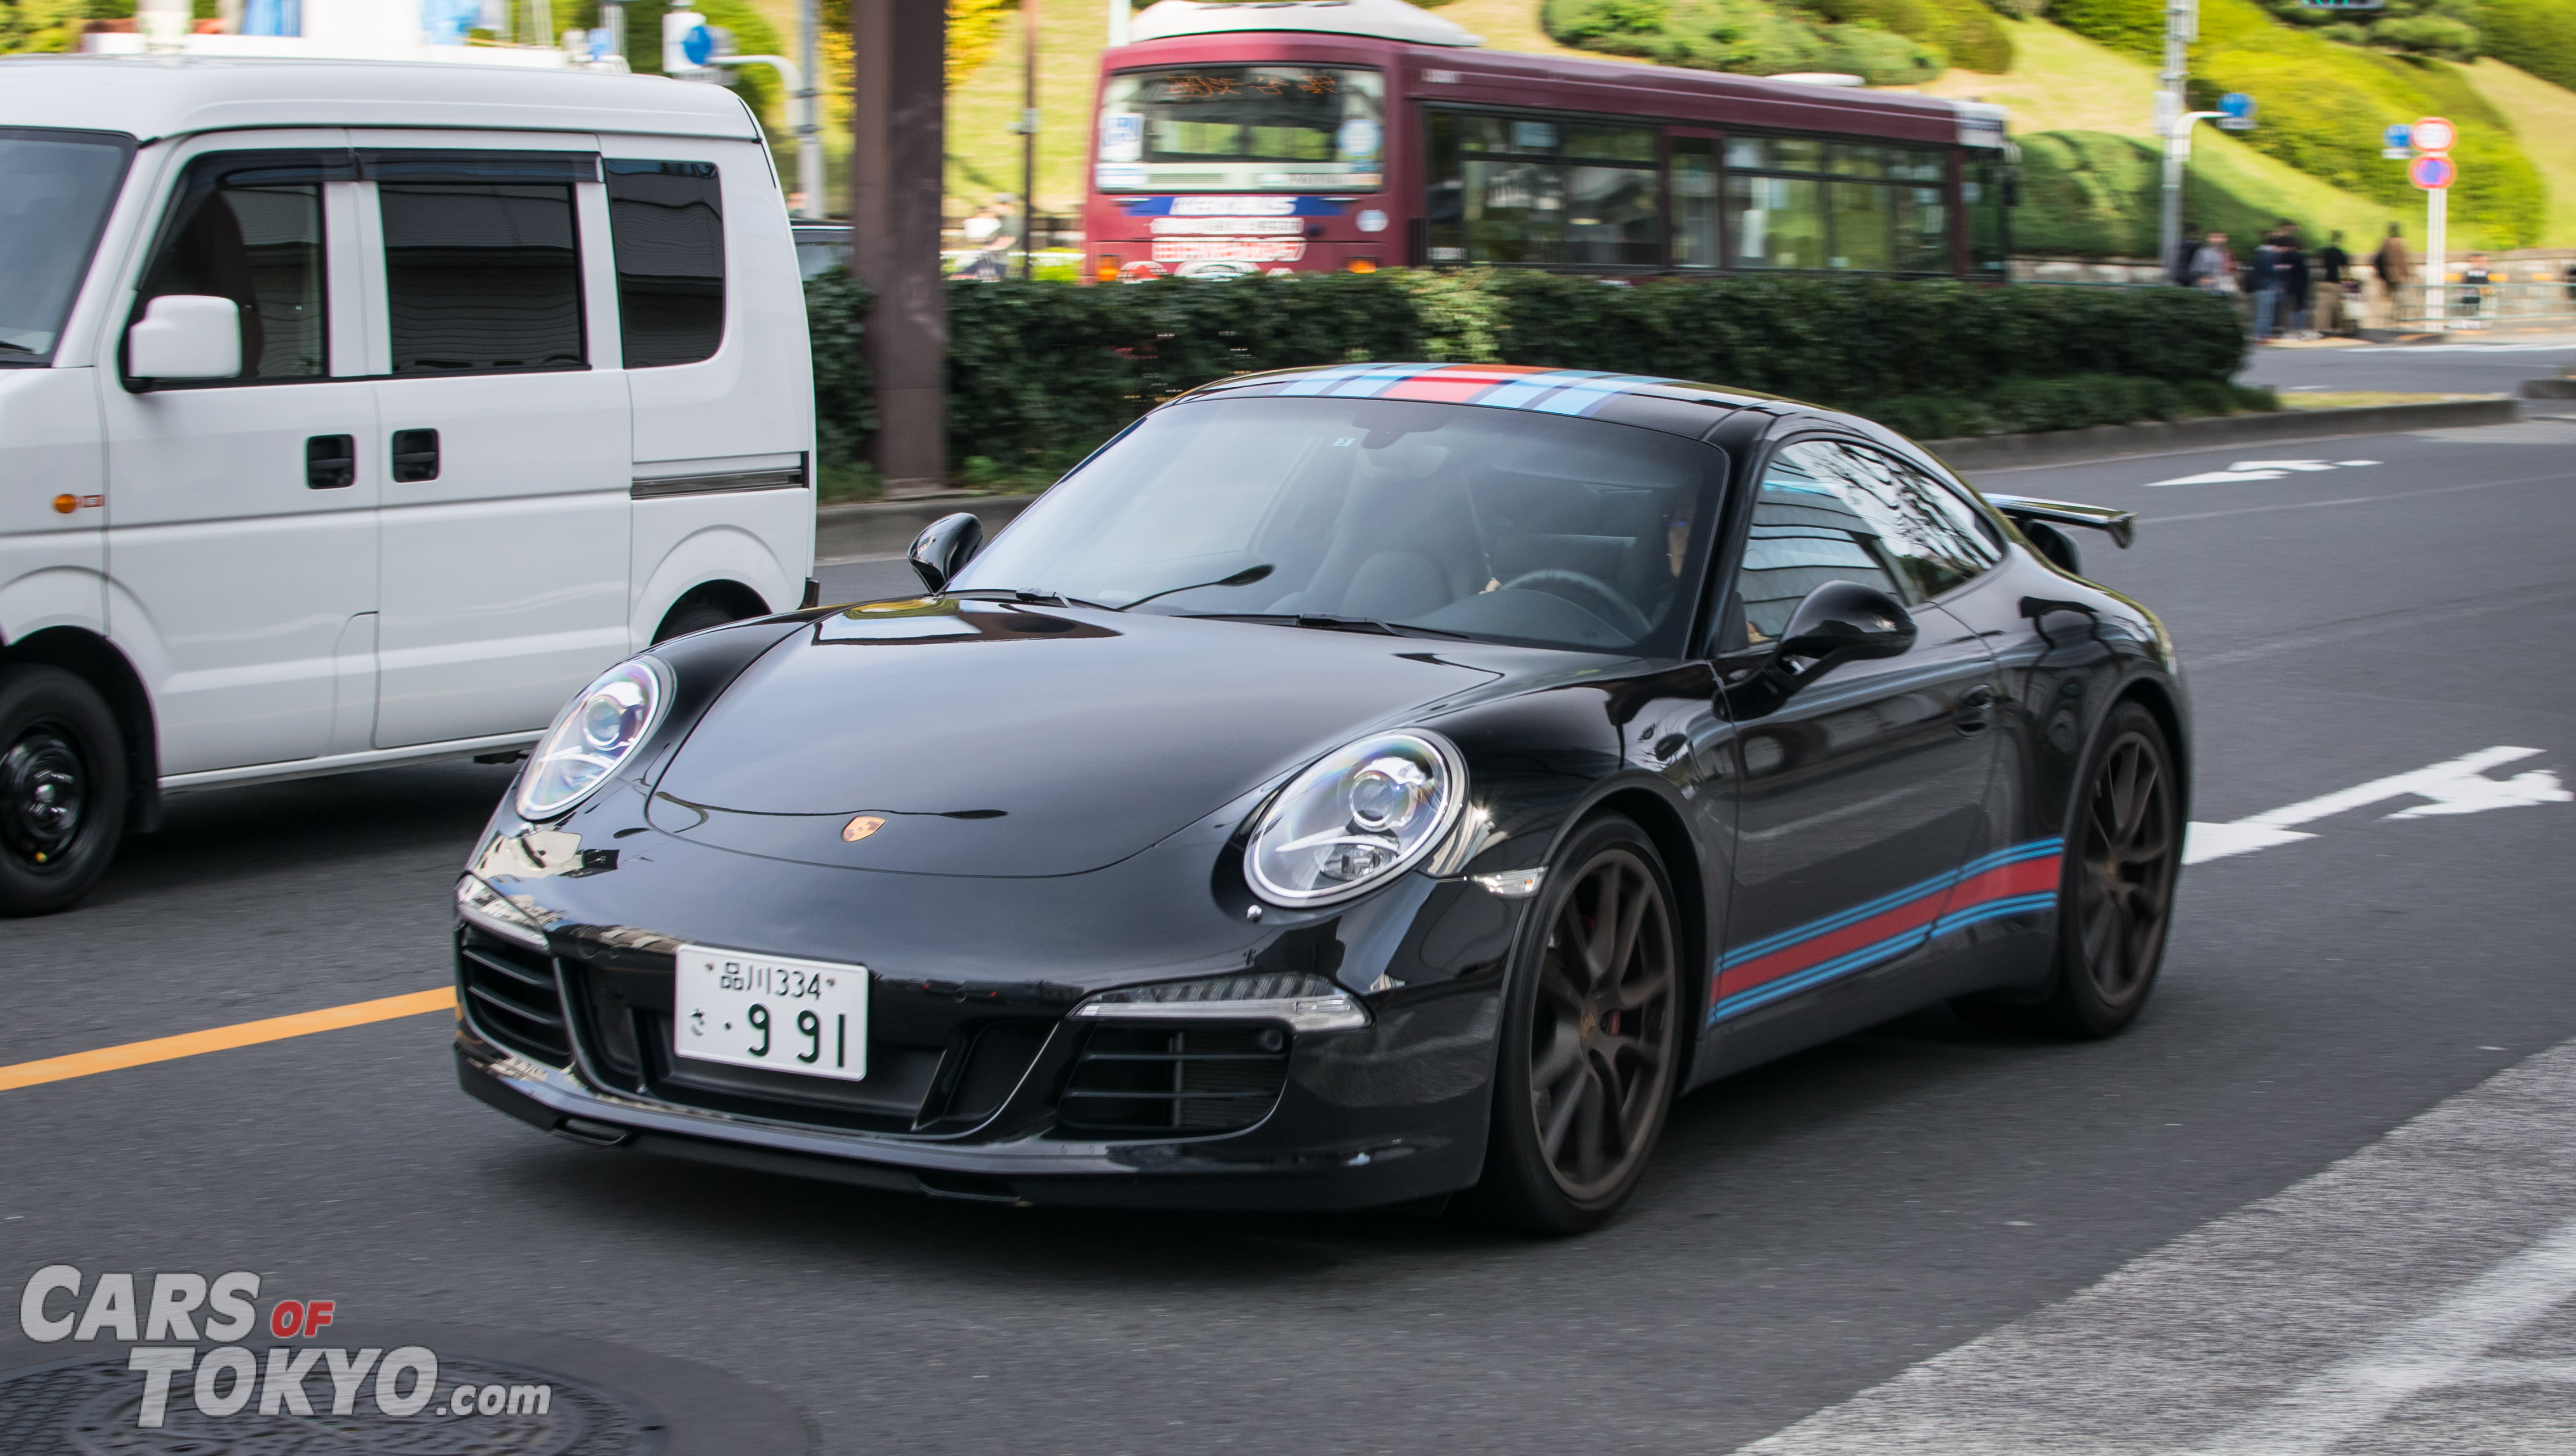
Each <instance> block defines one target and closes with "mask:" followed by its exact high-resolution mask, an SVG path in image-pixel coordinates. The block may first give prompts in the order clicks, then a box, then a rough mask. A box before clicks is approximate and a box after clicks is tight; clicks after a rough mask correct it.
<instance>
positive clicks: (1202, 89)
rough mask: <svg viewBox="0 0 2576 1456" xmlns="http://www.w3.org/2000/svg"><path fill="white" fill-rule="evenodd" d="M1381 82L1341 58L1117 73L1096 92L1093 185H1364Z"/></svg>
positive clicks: (1376, 151) (1381, 118) (1381, 155)
mask: <svg viewBox="0 0 2576 1456" xmlns="http://www.w3.org/2000/svg"><path fill="white" fill-rule="evenodd" d="M1384 99H1385V85H1384V83H1383V81H1382V80H1381V78H1380V77H1379V75H1378V73H1377V72H1375V71H1370V70H1359V69H1354V68H1350V67H1342V66H1187V67H1179V68H1175V69H1171V70H1155V71H1124V72H1120V73H1119V74H1117V75H1114V76H1111V77H1110V78H1109V82H1108V84H1107V85H1106V86H1104V87H1102V88H1101V94H1100V163H1099V170H1098V176H1097V178H1096V179H1095V180H1096V181H1097V184H1098V186H1099V188H1100V190H1101V191H1103V192H1262V191H1273V192H1288V191H1315V190H1319V189H1330V190H1349V191H1375V190H1376V189H1377V188H1379V187H1381V186H1383V185H1384V184H1385V166H1386V163H1385V158H1386V145H1385V104H1384Z"/></svg>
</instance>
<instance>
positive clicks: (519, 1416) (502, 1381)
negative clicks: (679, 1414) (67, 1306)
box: [0, 1357, 663, 1456]
mask: <svg viewBox="0 0 2576 1456" xmlns="http://www.w3.org/2000/svg"><path fill="white" fill-rule="evenodd" d="M263 1358H264V1357H263ZM143 1379H144V1377H143V1376H142V1375H141V1374H140V1373H138V1372H136V1371H132V1370H129V1369H127V1368H126V1365H125V1362H124V1361H123V1360H67V1361H64V1362H63V1363H61V1364H58V1365H40V1366H37V1367H35V1368H33V1369H29V1370H15V1371H11V1372H8V1373H7V1374H0V1452H7V1453H8V1456H326V1453H327V1456H655V1453H658V1452H659V1451H660V1450H661V1449H662V1434H663V1427H662V1423H661V1421H660V1420H659V1419H658V1418H657V1417H655V1416H654V1415H652V1414H651V1413H650V1412H647V1411H644V1410H640V1409H638V1408H637V1407H636V1406H634V1405H633V1404H631V1403H629V1402H627V1401H625V1400H622V1399H620V1398H618V1397H616V1396H612V1395H609V1394H607V1393H605V1392H603V1391H598V1390H593V1389H591V1388H589V1387H587V1386H584V1385H582V1384H580V1383H578V1382H576V1381H572V1380H567V1379H565V1378H564V1377H563V1376H561V1375H557V1374H555V1373H554V1372H552V1371H548V1370H531V1369H528V1368H525V1367H523V1366H511V1365H501V1364H497V1363H494V1362H492V1361H488V1360H475V1359H471V1358H465V1357H441V1358H440V1360H439V1362H438V1386H437V1391H436V1393H435V1394H434V1395H433V1396H432V1398H431V1399H430V1401H429V1404H428V1405H427V1406H426V1407H425V1408H424V1409H422V1410H421V1411H420V1412H419V1413H418V1414H416V1415H411V1416H402V1417H394V1416H387V1415H385V1414H383V1413H382V1412H380V1411H378V1410H377V1409H376V1408H375V1404H374V1400H373V1392H374V1385H375V1382H374V1380H373V1379H372V1378H370V1379H369V1380H368V1381H367V1382H366V1385H365V1386H364V1387H363V1388H362V1391H361V1393H360V1394H359V1396H358V1398H357V1400H356V1401H355V1403H354V1405H355V1409H354V1413H353V1414H350V1415H345V1416H341V1415H333V1414H331V1413H330V1411H331V1383H330V1381H329V1379H328V1377H327V1376H326V1375H325V1374H324V1372H323V1371H322V1370H321V1369H320V1368H318V1367H317V1368H316V1369H315V1370H314V1371H313V1374H312V1378H310V1379H308V1380H307V1381H306V1382H305V1386H306V1392H307V1393H306V1400H307V1401H308V1402H310V1403H311V1405H312V1408H313V1412H314V1413H313V1414H312V1415H309V1416H298V1415H290V1414H285V1413H283V1412H282V1411H281V1413H279V1414H276V1415H261V1414H260V1413H259V1407H260V1402H259V1401H258V1400H256V1399H254V1400H252V1401H250V1402H249V1403H248V1404H247V1405H245V1406H243V1408H242V1409H240V1410H239V1411H237V1412H235V1413H234V1414H231V1415H228V1416H213V1415H207V1414H205V1413H204V1412H202V1411H200V1410H198V1409H197V1403H196V1396H195V1385H194V1382H193V1380H192V1378H191V1377H189V1376H187V1375H179V1376H175V1377H173V1378H172V1380H171V1382H170V1398H169V1404H168V1407H167V1408H166V1410H165V1411H164V1413H163V1416H162V1423H161V1425H159V1426H158V1427H152V1428H146V1427H144V1426H143V1425H142V1424H141V1423H140V1421H139V1417H140V1415H141V1412H142V1405H143ZM407 1384H408V1383H407V1382H406V1386H407ZM464 1385H470V1386H473V1387H475V1388H476V1389H477V1390H478V1391H479V1390H480V1389H482V1388H483V1387H485V1386H493V1385H497V1386H500V1387H502V1389H503V1390H504V1391H505V1392H506V1391H508V1390H509V1389H510V1388H512V1387H532V1386H533V1387H543V1388H545V1391H546V1395H545V1400H544V1409H543V1410H535V1409H530V1408H529V1407H531V1406H533V1405H535V1404H536V1402H535V1401H534V1400H533V1399H530V1398H526V1397H523V1398H522V1399H521V1400H520V1402H519V1407H520V1408H519V1409H517V1410H515V1411H513V1410H511V1409H509V1408H508V1406H507V1404H506V1403H504V1405H503V1408H502V1409H501V1410H499V1411H498V1412H496V1413H494V1414H490V1415H486V1414H484V1413H483V1412H482V1410H481V1408H480V1405H479V1404H478V1403H476V1402H474V1401H471V1400H469V1401H468V1402H467V1404H468V1405H469V1406H471V1407H473V1410H472V1413H471V1414H457V1413H455V1395H456V1390H457V1387H459V1386H464Z"/></svg>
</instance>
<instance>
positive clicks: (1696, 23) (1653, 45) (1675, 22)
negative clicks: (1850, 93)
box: [1539, 0, 1945, 86]
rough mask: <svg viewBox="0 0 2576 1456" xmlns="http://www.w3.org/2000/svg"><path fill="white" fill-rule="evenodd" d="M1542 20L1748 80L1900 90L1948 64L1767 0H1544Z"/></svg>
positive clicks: (1627, 50) (1625, 51)
mask: <svg viewBox="0 0 2576 1456" xmlns="http://www.w3.org/2000/svg"><path fill="white" fill-rule="evenodd" d="M1876 3H1883V4H1897V3H1902V4H1906V5H1908V6H1910V7H1919V8H1929V7H1928V6H1925V5H1923V4H1922V0H1876ZM1539 23H1540V25H1541V26H1542V27H1544V28H1545V29H1546V31H1547V33H1548V34H1549V35H1551V36H1553V37H1555V38H1556V39H1557V40H1558V41H1560V42H1562V43H1564V44H1566V45H1570V46H1576V47H1579V48H1581V49H1584V50H1591V51H1599V52H1601V53H1602V54H1603V55H1611V56H1635V57H1637V58H1639V59H1641V60H1648V61H1653V62H1655V63H1656V64H1658V65H1664V66H1685V67H1688V68H1690V69H1692V70H1698V71H1732V72H1735V73H1737V74H1739V75H1746V76H1775V75H1778V74H1780V73H1782V72H1784V71H1841V72H1846V73H1848V74H1851V75H1856V76H1860V77H1862V78H1864V79H1866V80H1868V81H1869V82H1870V83H1871V84H1872V85H1877V86H1903V85H1913V84H1915V83H1918V82H1923V81H1929V80H1931V79H1933V78H1934V77H1936V76H1938V75H1940V74H1941V70H1942V67H1943V65H1944V64H1945V58H1944V56H1943V54H1942V52H1941V51H1939V50H1938V49H1937V48H1935V47H1932V46H1928V45H1925V44H1923V43H1922V42H1920V41H1917V40H1914V39H1912V38H1910V37H1907V36H1904V35H1900V34H1898V33H1896V32H1895V31H1893V30H1889V29H1886V28H1884V27H1882V26H1880V25H1877V24H1872V23H1863V24H1854V25H1836V24H1832V23H1830V22H1828V21H1825V20H1823V19H1820V18H1819V17H1817V16H1815V15H1811V14H1809V13H1807V12H1805V11H1802V10H1793V9H1790V8H1787V7H1785V6H1774V5H1771V4H1769V3H1766V0H1544V3H1543V4H1541V5H1540V7H1539Z"/></svg>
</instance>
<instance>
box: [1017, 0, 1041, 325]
mask: <svg viewBox="0 0 2576 1456" xmlns="http://www.w3.org/2000/svg"><path fill="white" fill-rule="evenodd" d="M1020 41H1021V46H1020V55H1021V58H1022V60H1023V62H1024V65H1023V68H1022V69H1023V71H1024V74H1023V75H1022V76H1021V78H1020V281H1021V282H1023V283H1026V282H1028V281H1029V280H1030V279H1032V278H1035V277H1036V276H1038V0H1020Z"/></svg>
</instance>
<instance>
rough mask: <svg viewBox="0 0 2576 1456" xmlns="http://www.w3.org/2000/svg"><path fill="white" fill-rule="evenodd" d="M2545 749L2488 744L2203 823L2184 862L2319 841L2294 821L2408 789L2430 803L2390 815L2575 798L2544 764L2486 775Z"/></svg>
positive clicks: (2186, 847)
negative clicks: (2420, 765)
mask: <svg viewBox="0 0 2576 1456" xmlns="http://www.w3.org/2000/svg"><path fill="white" fill-rule="evenodd" d="M2540 751H2541V750H2539V749H2537V748H2508V747H2496V748H2482V749H2479V750H2478V751H2477V752H2475V753H2471V754H2464V755H2462V756H2461V757H2458V758H2454V759H2451V760H2449V761H2448V762H2445V763H2436V764H2430V765H2427V766H2426V767H2423V768H2419V769H2415V770H2413V771H2411V772H2408V773H2402V774H2391V775H2390V776H2388V777H2387V778H2384V779H2372V780H2371V781H2370V782H2369V783H2366V784H2355V785H2354V786H2353V787H2351V788H2349V789H2339V790H2337V791H2336V792H2334V793H2331V794H2323V795H2320V796H2318V797H2316V798H2313V799H2302V800H2300V801H2299V802H2298V803H2295V804H2288V805H2284V806H2283V807H2281V808H2278V809H2272V810H2268V811H2266V812H2264V813H2261V814H2253V815H2249V816H2247V817H2245V818H2243V819H2238V820H2234V821H2232V822H2229V823H2226V824H2198V823H2196V824H2193V825H2192V826H2191V829H2190V832H2189V833H2188V834H2187V835H2185V836H2184V839H2183V851H2182V862H2183V863H2184V864H2187V865H2190V864H2201V863H2203V862H2205V861H2208V860H2213V859H2224V858H2226V857H2227V856H2229V855H2232V854H2251V853H2253V852H2254V851H2255V850H2258V849H2270V848H2273V847H2274V846H2276V845H2283V844H2295V843H2297V842H2298V841H2299V840H2302V839H2314V838H2316V836H2315V835H2313V834H2309V833H2305V832H2303V831H2301V830H2297V829H2294V828H2292V827H2291V826H2293V825H2298V824H2306V823H2309V822H2311V821H2314V820H2318V819H2325V818H2330V817H2332V816H2333V815H2336V814H2341V813H2344V812H2346V811H2348V810H2353V809H2359V808H2361V807H2363V806H2365V805H2369V804H2376V803H2379V802H2381V801H2382V800H2385V799H2394V798H2398V797H2400V796H2402V795H2407V794H2412V795H2414V796H2415V797H2417V798H2419V799H2428V800H2430V801H2431V802H2430V803H2424V804H2415V805H2411V806H2409V807H2407V808H2404V809H2400V810H2398V811H2396V812H2395V813H2393V814H2389V815H2386V816H2384V817H2386V818H2390V819H2422V818H2427V817H2430V816H2433V815H2437V814H2481V813H2484V812H2486V811H2487V810H2489V809H2522V808H2528V807H2530V806H2532V805H2535V804H2563V803H2568V802H2570V801H2576V793H2570V792H2569V791H2568V790H2567V789H2565V788H2563V787H2561V786H2560V784H2559V782H2558V775H2556V774H2554V773H2552V772H2550V771H2549V770H2547V769H2545V768H2534V769H2525V770H2523V771H2522V772H2521V773H2518V774H2515V775H2514V776H2513V777H2512V778H2509V779H2491V778H2488V777H2487V776H2486V770H2488V769H2491V768H2493V767H2495V766H2496V765H2497V764H2501V763H2511V762H2513V761H2514V760H2515V759H2518V758H2529V757H2531V756H2532V755H2533V754H2536V753H2539V752H2540Z"/></svg>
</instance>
